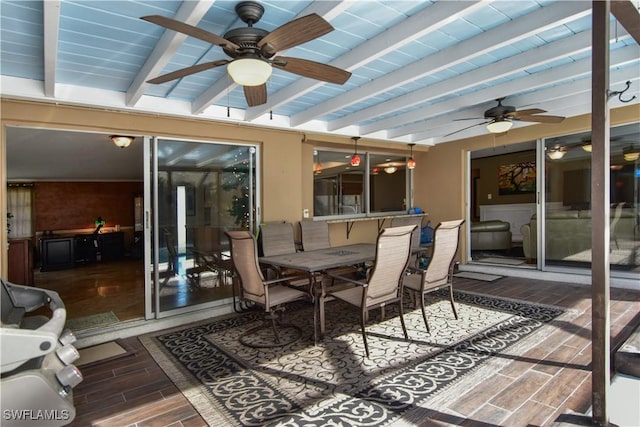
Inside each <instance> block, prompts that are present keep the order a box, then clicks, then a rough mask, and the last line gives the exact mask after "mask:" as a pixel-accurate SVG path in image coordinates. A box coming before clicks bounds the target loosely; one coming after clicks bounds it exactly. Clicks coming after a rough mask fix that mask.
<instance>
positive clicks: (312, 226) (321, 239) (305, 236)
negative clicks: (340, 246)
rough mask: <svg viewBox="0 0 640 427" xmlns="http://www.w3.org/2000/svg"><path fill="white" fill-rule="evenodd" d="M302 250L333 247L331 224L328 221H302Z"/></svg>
mask: <svg viewBox="0 0 640 427" xmlns="http://www.w3.org/2000/svg"><path fill="white" fill-rule="evenodd" d="M300 236H301V238H302V250H303V251H314V250H317V249H327V248H330V247H331V242H330V241H329V224H328V223H327V222H326V221H300Z"/></svg>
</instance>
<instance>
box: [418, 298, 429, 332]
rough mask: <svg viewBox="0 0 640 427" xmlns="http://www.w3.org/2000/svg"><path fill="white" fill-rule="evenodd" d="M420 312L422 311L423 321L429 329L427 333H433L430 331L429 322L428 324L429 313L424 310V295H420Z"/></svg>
mask: <svg viewBox="0 0 640 427" xmlns="http://www.w3.org/2000/svg"><path fill="white" fill-rule="evenodd" d="M420 310H422V319H423V320H424V326H426V327H427V333H428V334H429V333H431V331H430V330H429V322H427V312H426V310H425V308H424V294H420Z"/></svg>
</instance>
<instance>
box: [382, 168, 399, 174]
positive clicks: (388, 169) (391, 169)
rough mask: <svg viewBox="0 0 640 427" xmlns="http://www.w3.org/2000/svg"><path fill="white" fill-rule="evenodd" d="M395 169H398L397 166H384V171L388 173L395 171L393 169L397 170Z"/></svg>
mask: <svg viewBox="0 0 640 427" xmlns="http://www.w3.org/2000/svg"><path fill="white" fill-rule="evenodd" d="M397 170H398V168H397V167H395V166H387V167H386V168H384V171H385V172H386V173H388V174H392V173H394V172H395V171H397Z"/></svg>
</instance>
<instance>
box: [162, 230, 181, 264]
mask: <svg viewBox="0 0 640 427" xmlns="http://www.w3.org/2000/svg"><path fill="white" fill-rule="evenodd" d="M162 233H163V235H164V241H165V244H166V245H167V255H168V256H169V261H168V264H169V269H168V270H169V271H171V272H174V273H175V272H176V271H177V270H178V250H177V249H176V244H175V241H174V240H173V234H171V231H169V230H168V229H166V228H163V229H162Z"/></svg>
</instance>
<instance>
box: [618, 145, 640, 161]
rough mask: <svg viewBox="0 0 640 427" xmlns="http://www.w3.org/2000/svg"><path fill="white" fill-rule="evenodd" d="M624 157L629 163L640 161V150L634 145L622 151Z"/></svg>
mask: <svg viewBox="0 0 640 427" xmlns="http://www.w3.org/2000/svg"><path fill="white" fill-rule="evenodd" d="M622 156H623V157H624V160H625V161H627V162H635V161H636V160H638V159H640V148H636V147H634V146H633V145H630V146H628V147H627V148H625V149H624V150H622Z"/></svg>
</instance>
